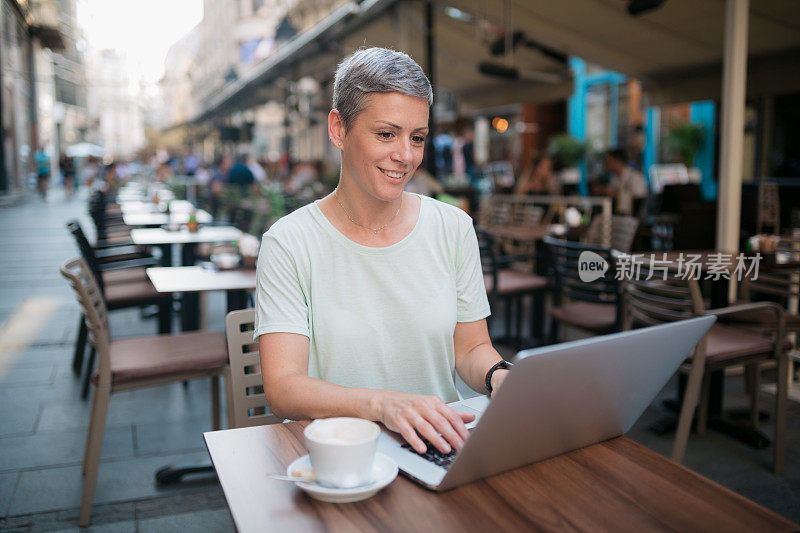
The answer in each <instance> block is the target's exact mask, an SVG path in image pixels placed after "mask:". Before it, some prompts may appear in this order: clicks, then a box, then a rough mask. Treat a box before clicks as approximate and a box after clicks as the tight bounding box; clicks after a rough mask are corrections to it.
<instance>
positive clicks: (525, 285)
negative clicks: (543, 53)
mask: <svg viewBox="0 0 800 533" xmlns="http://www.w3.org/2000/svg"><path fill="white" fill-rule="evenodd" d="M483 283H484V285H485V286H486V292H492V289H493V288H494V287H493V286H492V276H490V275H488V274H484V276H483ZM546 287H547V279H546V278H543V277H541V276H537V275H535V274H528V273H526V272H519V271H517V270H511V269H503V270H498V271H497V294H498V295H500V296H508V295H510V294H519V293H525V292H532V291H538V290H541V289H544V288H546Z"/></svg>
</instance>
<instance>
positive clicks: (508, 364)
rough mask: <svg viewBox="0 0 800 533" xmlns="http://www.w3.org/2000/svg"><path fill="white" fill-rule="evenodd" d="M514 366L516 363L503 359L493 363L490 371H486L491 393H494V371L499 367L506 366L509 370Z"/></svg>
mask: <svg viewBox="0 0 800 533" xmlns="http://www.w3.org/2000/svg"><path fill="white" fill-rule="evenodd" d="M512 366H514V363H511V362H509V361H505V360H503V361H499V362H498V363H496V364H495V365H493V366H492V368H490V369H489V371H488V372H487V373H486V390H488V391H489V395H491V394H492V375H493V374H494V371H495V370H497V369H498V368H504V369H506V370H508V369H509V368H511V367H512Z"/></svg>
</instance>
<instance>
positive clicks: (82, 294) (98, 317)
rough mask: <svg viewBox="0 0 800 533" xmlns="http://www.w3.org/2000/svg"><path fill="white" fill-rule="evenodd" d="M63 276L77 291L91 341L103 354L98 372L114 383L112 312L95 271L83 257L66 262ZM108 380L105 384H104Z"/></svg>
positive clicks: (102, 377) (62, 268) (101, 380)
mask: <svg viewBox="0 0 800 533" xmlns="http://www.w3.org/2000/svg"><path fill="white" fill-rule="evenodd" d="M61 275H62V276H64V277H65V278H66V279H67V281H69V283H70V286H71V287H72V289H73V290H74V291H75V296H76V297H77V300H78V304H79V305H80V306H81V313H82V314H83V319H84V321H85V323H86V328H87V330H88V333H89V341H90V342H91V343H92V345H93V346H94V347H95V349H96V350H97V353H98V354H99V355H100V363H99V365H98V370H99V374H100V383H101V384H106V385H110V383H111V359H110V352H109V346H110V343H111V331H110V328H109V326H108V309H107V308H106V303H105V298H104V297H103V293H102V291H101V290H100V286H99V285H98V283H97V279H96V278H95V276H94V274H93V273H92V269H91V268H89V265H88V264H87V263H86V261H85V260H84V259H83V258H80V257H76V258H74V259H70V260H69V261H67V262H66V263H64V264H63V265H62V267H61ZM104 381H105V383H104Z"/></svg>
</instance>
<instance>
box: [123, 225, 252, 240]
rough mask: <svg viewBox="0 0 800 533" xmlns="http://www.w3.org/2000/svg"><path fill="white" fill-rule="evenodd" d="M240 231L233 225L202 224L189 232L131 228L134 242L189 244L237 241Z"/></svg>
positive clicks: (183, 230)
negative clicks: (194, 230)
mask: <svg viewBox="0 0 800 533" xmlns="http://www.w3.org/2000/svg"><path fill="white" fill-rule="evenodd" d="M241 236H242V232H241V231H240V230H238V229H236V228H234V227H233V226H204V227H202V228H200V230H199V231H197V232H195V233H191V232H189V231H188V230H186V229H185V228H184V229H181V230H180V231H167V230H165V229H161V228H137V229H132V230H131V240H132V241H133V243H134V244H143V245H146V244H189V243H199V242H232V241H238V240H239V237H241Z"/></svg>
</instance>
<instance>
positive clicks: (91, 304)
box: [61, 258, 228, 526]
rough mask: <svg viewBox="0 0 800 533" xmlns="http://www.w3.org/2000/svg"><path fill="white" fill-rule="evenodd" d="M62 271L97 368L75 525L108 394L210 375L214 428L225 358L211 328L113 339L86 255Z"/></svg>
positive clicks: (84, 517) (95, 460)
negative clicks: (81, 488)
mask: <svg viewBox="0 0 800 533" xmlns="http://www.w3.org/2000/svg"><path fill="white" fill-rule="evenodd" d="M61 274H62V275H63V276H64V277H65V278H66V279H67V280H68V281H69V283H70V285H71V286H72V289H73V290H74V291H75V295H76V297H77V299H78V303H79V304H80V307H81V312H82V314H83V318H84V320H85V321H86V326H87V328H88V330H89V339H90V341H91V343H92V346H93V347H94V348H95V349H96V350H97V353H98V354H99V355H100V363H99V365H98V369H97V371H96V372H95V373H94V375H93V376H92V383H93V384H94V385H95V388H96V390H95V395H94V400H93V402H92V414H91V418H90V420H89V431H88V434H87V437H86V450H85V453H84V457H83V469H82V472H83V492H82V495H81V507H80V513H79V518H78V524H79V525H80V526H87V525H89V522H90V520H91V511H92V500H93V498H94V491H95V485H96V483H97V471H98V467H99V463H100V451H101V448H102V445H103V434H104V432H105V425H106V413H107V411H108V403H109V399H110V396H111V394H113V393H115V392H119V391H125V390H132V389H140V388H143V387H151V386H155V385H163V384H167V383H174V382H181V381H186V380H191V379H198V378H208V377H210V378H211V413H212V425H213V428H214V429H215V430H216V429H219V428H220V405H219V378H220V376H223V375H224V374H225V368H226V366H227V362H228V358H227V354H226V353H225V339H224V336H223V335H222V334H221V333H219V332H216V331H193V332H190V333H181V334H177V335H154V336H149V337H132V338H125V339H119V340H112V338H111V333H110V330H109V325H108V309H107V307H106V304H105V300H104V298H103V294H102V292H101V290H100V287H99V285H98V283H97V280H96V279H95V277H94V274H93V272H92V270H91V268H89V265H88V264H87V263H86V261H85V260H83V259H81V258H75V259H71V260H69V261H67V262H66V263H64V265H63V266H62V267H61Z"/></svg>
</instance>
